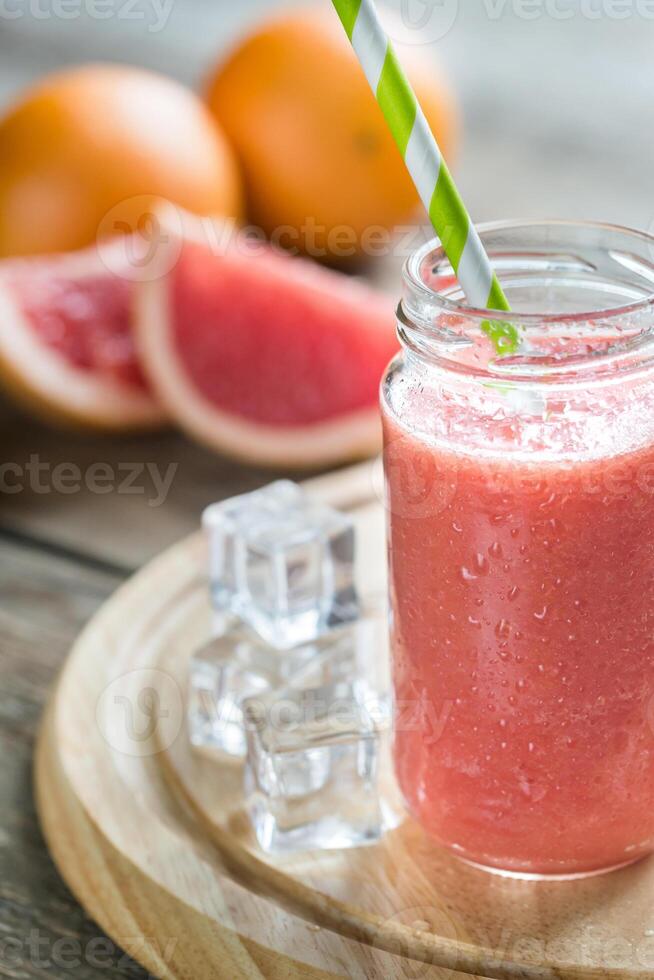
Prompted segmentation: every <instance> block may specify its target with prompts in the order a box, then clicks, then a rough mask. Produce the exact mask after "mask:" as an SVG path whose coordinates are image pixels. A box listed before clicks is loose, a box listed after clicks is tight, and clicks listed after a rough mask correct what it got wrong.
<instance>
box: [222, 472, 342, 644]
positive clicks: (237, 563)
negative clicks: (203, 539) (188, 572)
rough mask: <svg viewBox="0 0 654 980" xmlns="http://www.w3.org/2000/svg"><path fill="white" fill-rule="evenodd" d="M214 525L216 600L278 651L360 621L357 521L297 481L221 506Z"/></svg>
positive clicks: (272, 485) (273, 485) (263, 490)
mask: <svg viewBox="0 0 654 980" xmlns="http://www.w3.org/2000/svg"><path fill="white" fill-rule="evenodd" d="M204 525H205V527H206V528H207V529H208V531H209V539H210V550H211V582H212V595H213V602H214V605H215V606H216V607H218V608H220V609H223V610H230V611H231V612H232V613H233V614H234V615H235V616H237V617H238V618H239V619H241V620H243V622H245V623H247V624H248V625H249V626H250V627H251V628H252V629H253V630H255V632H256V633H258V634H259V636H261V637H262V638H263V639H264V640H265V641H266V642H268V643H269V644H271V645H272V646H274V647H277V648H278V649H289V648H290V647H294V646H298V645H300V644H302V643H306V642H308V641H310V640H313V639H315V638H316V637H318V636H320V635H322V634H324V633H325V632H327V631H328V630H330V629H333V628H335V627H337V626H339V625H341V624H343V623H348V622H351V621H352V620H354V619H356V617H357V616H358V613H359V603H358V599H357V593H356V588H355V585H354V527H353V524H352V521H351V519H350V518H349V517H347V516H346V515H345V514H342V513H340V512H339V511H336V510H333V509H332V508H330V507H326V506H325V505H323V504H320V503H316V502H314V501H312V500H311V499H310V498H308V497H307V496H305V495H304V493H303V492H302V491H301V490H300V489H299V487H297V486H296V485H295V484H293V483H289V482H287V481H280V482H278V483H273V484H271V485H270V486H269V487H265V488H264V489H262V490H259V491H256V492H255V493H253V494H246V495H244V496H242V497H237V498H234V499H233V500H231V501H226V502H225V503H222V504H217V505H214V506H213V507H211V508H209V509H208V510H207V511H206V512H205V516H204Z"/></svg>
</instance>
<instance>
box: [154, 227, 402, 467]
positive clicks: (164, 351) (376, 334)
mask: <svg viewBox="0 0 654 980" xmlns="http://www.w3.org/2000/svg"><path fill="white" fill-rule="evenodd" d="M196 228H197V231H196V232H195V233H193V234H192V235H191V236H187V237H186V238H185V239H184V241H183V242H182V243H181V245H179V243H178V256H177V261H176V262H174V263H172V264H171V268H170V270H169V271H168V272H167V273H166V274H165V275H163V276H161V277H159V278H155V277H152V278H151V279H150V281H147V282H143V283H141V284H140V285H139V287H138V295H137V317H136V335H137V343H138V346H139V351H140V354H141V359H142V362H143V365H144V368H145V371H146V374H147V375H148V377H149V380H150V382H151V384H152V386H153V388H154V390H155V391H156V393H157V395H158V396H159V398H160V399H161V401H162V403H163V404H164V405H165V407H166V409H167V411H168V412H169V413H170V415H171V417H172V418H174V419H175V420H176V421H177V422H178V423H179V424H180V426H181V427H182V428H184V429H186V430H187V431H188V432H189V433H190V434H191V435H192V436H194V437H196V438H197V439H199V440H200V441H201V442H204V443H205V444H207V445H209V446H211V447H213V448H214V449H216V450H218V451H222V452H224V453H227V454H230V455H234V456H236V457H239V458H242V459H245V460H247V461H249V462H252V463H256V464H261V465H275V466H289V467H305V466H306V467H315V466H320V465H327V464H332V463H337V462H341V461H344V460H347V459H352V458H357V457H363V456H366V455H370V454H371V453H374V452H375V451H376V450H377V449H378V448H379V445H380V422H379V412H378V392H379V383H380V379H381V376H382V373H383V371H384V369H385V367H386V365H387V364H388V362H389V360H390V358H391V357H392V356H393V355H394V354H395V353H396V352H397V348H398V344H397V340H396V336H395V319H394V315H393V303H392V301H391V300H390V299H389V298H388V297H386V296H385V295H383V294H381V293H379V292H377V291H376V290H373V289H372V288H371V287H368V286H364V285H363V284H361V283H360V282H357V281H355V280H352V279H351V278H349V277H347V276H345V275H344V274H342V273H338V272H333V271H330V270H326V269H323V268H319V267H318V266H315V265H313V264H312V263H310V262H308V261H306V260H303V259H298V258H293V257H291V256H287V255H282V254H280V253H278V252H275V251H273V250H272V249H267V248H264V247H262V246H261V245H259V246H258V247H257V249H256V250H255V251H253V250H252V249H251V248H249V247H248V246H246V245H244V244H243V242H242V241H241V242H240V243H238V244H232V245H230V246H229V247H227V248H223V249H222V250H218V249H216V248H212V247H210V245H209V244H208V241H209V239H210V238H213V240H214V241H216V240H219V236H207V235H206V234H205V233H203V232H202V230H201V228H200V227H198V226H196ZM204 231H205V232H206V226H205V229H204Z"/></svg>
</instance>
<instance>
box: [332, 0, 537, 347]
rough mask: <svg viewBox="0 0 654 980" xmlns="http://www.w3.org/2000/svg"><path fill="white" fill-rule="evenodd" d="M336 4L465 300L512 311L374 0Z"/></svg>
mask: <svg viewBox="0 0 654 980" xmlns="http://www.w3.org/2000/svg"><path fill="white" fill-rule="evenodd" d="M333 4H334V7H335V8H336V12H337V13H338V16H339V17H340V19H341V22H342V24H343V27H344V28H345V31H346V33H347V36H348V37H349V39H350V41H351V42H352V47H353V48H354V51H355V53H356V55H357V57H358V59H359V61H360V62H361V66H362V68H363V70H364V72H365V75H366V78H367V79H368V83H369V84H370V87H371V89H372V91H373V92H374V95H375V98H376V99H377V102H378V103H379V106H380V108H381V110H382V112H383V114H384V117H385V119H386V122H387V123H388V126H389V128H390V130H391V133H392V134H393V138H394V139H395V142H396V143H397V146H398V148H399V150H400V153H401V154H402V157H403V159H404V162H405V164H406V166H407V169H408V171H409V173H410V174H411V178H412V180H413V182H414V184H415V186H416V189H417V191H418V193H419V195H420V199H421V200H422V202H423V204H424V206H425V208H426V209H427V213H428V215H429V218H430V220H431V223H432V225H433V226H434V230H435V231H436V234H437V235H438V237H439V239H440V241H441V244H442V246H443V249H444V251H445V254H446V255H447V257H448V259H449V260H450V263H451V265H452V268H453V270H454V272H455V274H456V277H457V279H458V280H459V283H460V285H461V288H462V290H463V292H464V294H465V297H466V300H467V301H468V303H469V304H470V306H474V307H480V308H483V309H493V310H509V309H510V306H509V303H508V301H507V299H506V296H505V295H504V293H503V291H502V287H501V286H500V284H499V281H498V279H497V276H496V275H495V273H494V271H493V267H492V266H491V263H490V259H489V258H488V255H487V254H486V251H485V250H484V246H483V245H482V243H481V239H480V238H479V235H478V233H477V229H476V228H475V226H474V224H473V222H472V220H471V219H470V215H469V214H468V212H467V210H466V207H465V205H464V203H463V201H462V199H461V195H460V194H459V192H458V190H457V188H456V185H455V183H454V181H453V179H452V175H451V174H450V171H449V170H448V167H447V164H446V163H445V160H444V159H443V157H442V155H441V152H440V150H439V148H438V144H437V142H436V140H435V138H434V134H433V133H432V131H431V129H430V128H429V123H428V122H427V119H426V118H425V114H424V112H423V111H422V109H421V108H420V105H419V104H418V100H417V98H416V95H415V92H414V91H413V88H412V87H411V84H410V82H409V80H408V79H407V77H406V75H405V74H404V72H403V70H402V67H401V65H400V63H399V61H398V60H397V56H396V54H395V51H394V50H393V46H392V44H391V42H390V40H389V38H388V35H387V34H386V32H385V30H384V28H383V27H382V25H381V22H380V20H379V17H378V15H377V11H376V10H375V5H374V2H373V0H333ZM484 330H485V332H486V333H488V335H489V336H490V337H491V339H492V340H493V343H494V344H495V346H496V347H498V345H499V346H501V347H502V350H503V352H504V353H508V352H509V350H515V349H516V348H517V346H518V335H517V331H516V328H515V327H514V326H513V325H512V324H509V323H503V322H499V321H495V320H493V321H492V322H489V323H487V324H485V325H484ZM502 338H504V339H503V340H502ZM498 349H499V348H498Z"/></svg>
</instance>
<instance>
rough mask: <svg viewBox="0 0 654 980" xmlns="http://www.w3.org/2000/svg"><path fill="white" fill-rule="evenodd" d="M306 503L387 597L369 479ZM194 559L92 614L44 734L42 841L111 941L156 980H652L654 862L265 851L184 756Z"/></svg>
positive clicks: (216, 787)
mask: <svg viewBox="0 0 654 980" xmlns="http://www.w3.org/2000/svg"><path fill="white" fill-rule="evenodd" d="M362 487H363V488H364V490H365V492H363V493H362ZM318 489H321V491H322V494H323V496H325V495H326V496H327V497H328V498H330V499H333V500H335V501H336V502H338V503H339V504H341V505H344V504H348V505H352V504H355V503H356V504H357V506H356V507H354V508H353V513H354V515H355V518H356V521H357V526H358V530H359V534H360V547H359V567H358V575H359V579H360V584H361V586H362V588H363V590H365V591H367V592H370V591H377V590H381V589H383V587H384V582H383V572H382V569H383V568H384V564H385V561H384V542H383V538H384V532H383V514H382V509H381V506H380V505H379V504H377V503H373V502H370V501H369V502H368V503H364V502H363V498H365V497H370V496H372V491H371V483H370V480H369V477H368V476H366V478H365V480H364V482H363V483H362V482H361V471H359V475H358V477H357V479H356V480H355V481H353V480H352V477H351V476H348V475H345V476H343V477H340V478H338V479H336V480H334V478H330V482H328V483H327V484H323V485H322V487H320V485H319V487H318ZM205 559H206V556H205V553H204V543H203V541H202V539H201V538H200V536H199V535H197V536H194V537H192V538H190V539H188V540H186V541H184V542H182V543H181V544H180V545H178V546H176V547H175V548H173V549H171V550H170V551H168V552H166V553H165V554H164V555H162V556H161V557H160V558H158V559H157V560H156V561H154V562H153V563H151V564H150V565H149V566H147V567H146V568H145V569H144V570H143V571H141V572H140V573H139V574H138V575H136V576H135V577H134V578H133V579H131V580H130V581H129V582H128V583H127V584H126V585H125V586H123V587H122V588H121V589H120V590H119V591H118V592H117V593H116V594H115V595H114V596H113V597H112V598H111V599H110V600H109V601H108V602H107V603H106V605H105V606H104V607H103V608H102V609H101V610H100V612H99V613H98V614H97V615H96V616H95V617H94V619H93V620H92V621H91V623H90V624H89V625H88V627H87V628H86V629H85V631H84V632H83V633H82V635H81V636H80V637H79V639H78V641H77V643H76V644H75V647H74V649H73V650H72V652H71V654H70V657H69V659H68V661H67V664H66V666H65V668H64V670H63V673H62V675H61V677H60V680H59V683H58V686H57V688H56V691H55V692H54V695H53V697H52V700H51V703H50V706H49V708H48V711H47V713H46V716H45V718H44V722H43V727H42V732H41V737H40V740H39V746H38V751H37V762H36V792H37V802H38V807H39V813H40V816H41V821H42V825H43V829H44V832H45V835H46V838H47V841H48V844H49V847H50V849H51V851H52V854H53V856H54V858H55V861H56V862H57V865H58V867H59V869H60V871H61V873H62V875H63V877H64V878H65V879H66V881H67V882H68V884H69V885H70V887H71V888H72V889H73V891H74V892H75V894H76V895H77V897H78V898H79V900H80V901H81V902H82V904H83V905H84V906H85V908H86V909H87V911H88V912H89V914H90V915H91V916H93V918H94V919H95V920H96V921H97V922H98V923H99V924H100V925H101V926H102V927H103V928H104V929H105V930H106V931H107V933H108V934H109V935H110V936H112V938H113V939H114V940H115V941H116V942H118V943H119V944H120V945H121V946H123V947H124V948H125V949H126V950H127V952H129V953H130V954H131V955H132V956H134V958H135V959H137V960H139V961H140V962H141V963H142V964H143V965H144V966H145V967H146V968H147V969H148V970H150V971H151V972H152V973H154V974H155V975H156V976H160V977H166V978H167V977H171V978H192V980H201V978H204V977H207V978H209V977H212V978H216V977H217V978H222V977H224V978H228V980H238V978H261V977H266V978H279V980H281V978H285V980H290V978H323V980H324V978H328V977H339V978H342V977H350V978H377V977H379V978H385V980H391V978H392V980H395V978H401V980H411V978H422V977H426V978H432V977H433V978H444V977H457V976H461V975H463V974H466V975H473V976H483V977H492V978H518V977H521V978H535V980H546V978H554V977H556V978H599V977H602V978H615V980H618V978H621V980H622V978H627V977H628V978H651V977H652V976H654V860H649V861H644V862H641V863H640V864H637V865H634V866H632V867H630V868H626V869H624V870H622V871H617V872H614V873H613V874H610V875H606V876H604V877H598V878H591V879H587V880H580V881H574V882H556V883H555V882H548V883H545V882H529V881H515V880H511V879H506V878H502V877H499V876H495V875H489V874H487V873H485V872H483V871H479V870H476V869H474V868H471V867H468V866H466V865H464V864H462V863H460V862H459V861H457V860H456V859H454V858H452V857H451V856H450V855H449V854H448V853H446V852H445V851H443V850H442V849H441V848H439V847H437V846H436V845H435V844H433V843H432V842H431V841H430V840H429V839H428V838H426V836H425V835H424V834H423V833H422V832H421V830H420V829H419V827H418V826H417V825H416V824H415V823H414V822H413V821H412V820H410V819H408V818H407V819H405V820H404V821H403V822H402V823H401V824H400V826H399V827H398V828H397V829H395V830H393V831H392V832H390V833H388V834H387V835H386V837H385V838H384V839H383V841H382V842H381V843H379V844H375V845H374V846H371V847H366V848H360V849H356V850H350V851H343V852H324V853H322V852H321V853H316V852H313V853H310V854H304V855H300V856H295V857H290V858H286V857H285V858H283V859H280V858H276V859H271V858H269V857H267V856H266V855H264V854H262V853H261V852H260V851H259V850H258V849H257V847H256V844H255V842H254V840H253V837H252V834H251V830H250V827H249V823H248V820H247V817H246V815H245V813H244V810H243V801H242V796H241V789H240V787H241V776H242V773H241V767H240V766H239V765H238V764H235V763H233V762H229V761H225V762H216V761H215V760H208V759H204V758H202V757H201V756H198V754H197V753H193V752H191V751H190V748H189V744H188V740H187V737H186V730H185V724H184V704H185V685H186V678H185V673H186V666H187V663H188V657H189V655H190V653H191V652H192V650H193V649H194V648H195V647H196V646H197V645H199V644H200V643H201V642H202V641H203V640H204V639H205V638H206V636H207V635H208V633H209V629H210V611H209V606H208V600H207V594H206V584H205V578H204V568H205ZM155 709H156V710H155Z"/></svg>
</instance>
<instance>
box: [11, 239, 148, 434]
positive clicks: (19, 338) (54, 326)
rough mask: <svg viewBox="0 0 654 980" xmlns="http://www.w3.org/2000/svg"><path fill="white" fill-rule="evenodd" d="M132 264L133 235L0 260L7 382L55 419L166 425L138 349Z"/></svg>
mask: <svg viewBox="0 0 654 980" xmlns="http://www.w3.org/2000/svg"><path fill="white" fill-rule="evenodd" d="M129 263H130V252H129V250H128V249H127V248H126V240H124V239H123V240H120V239H117V240H116V241H115V242H112V243H109V244H105V245H103V246H102V248H98V247H93V248H90V249H87V250H84V251H81V252H71V253H66V254H61V255H53V256H43V257H34V258H25V259H6V260H4V261H2V262H0V388H2V389H3V390H6V391H7V392H8V393H9V394H12V395H13V396H14V397H15V398H16V399H17V400H18V401H19V402H21V403H23V404H24V405H26V407H28V408H30V409H31V410H32V411H33V412H34V413H35V414H37V415H39V416H41V417H42V418H44V419H45V420H46V421H48V422H63V423H70V424H74V425H76V426H82V427H85V428H91V429H99V430H106V431H108V432H120V431H124V430H140V429H149V428H153V427H156V426H158V425H160V424H162V422H163V421H164V419H165V416H164V412H163V411H162V409H161V407H160V405H159V404H158V402H157V401H156V399H155V398H154V397H153V395H152V393H151V390H150V388H149V385H148V382H147V381H146V379H145V376H144V375H143V373H142V371H141V368H140V366H139V363H138V361H137V357H136V353H135V347H134V338H133V333H132V302H133V292H134V283H133V282H132V281H131V279H130V276H131V269H130V267H129Z"/></svg>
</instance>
